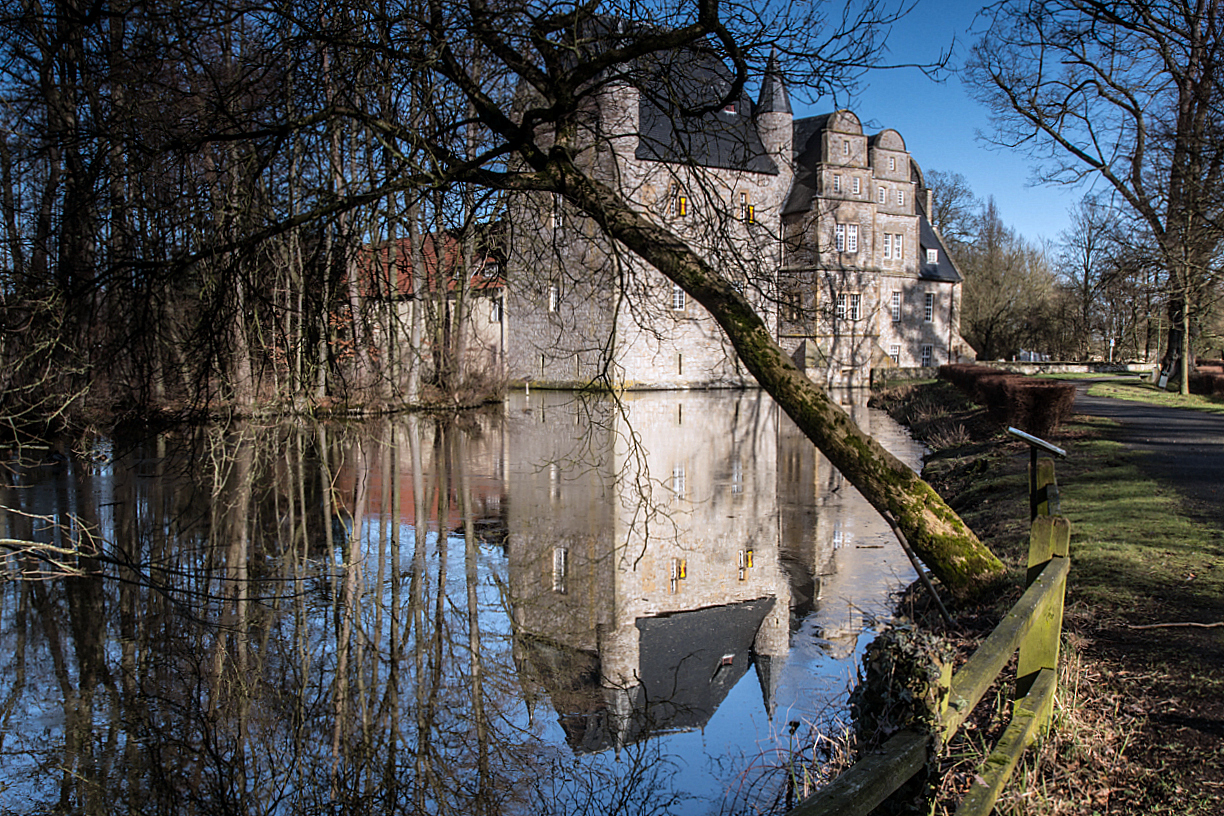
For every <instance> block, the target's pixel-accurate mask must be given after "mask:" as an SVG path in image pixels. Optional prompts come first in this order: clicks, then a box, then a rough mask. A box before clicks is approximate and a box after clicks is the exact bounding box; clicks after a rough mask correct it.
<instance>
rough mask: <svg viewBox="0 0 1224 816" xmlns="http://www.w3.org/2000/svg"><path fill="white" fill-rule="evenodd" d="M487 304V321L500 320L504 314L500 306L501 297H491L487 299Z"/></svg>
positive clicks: (495, 321)
mask: <svg viewBox="0 0 1224 816" xmlns="http://www.w3.org/2000/svg"><path fill="white" fill-rule="evenodd" d="M489 305H490V311H489V321H490V322H491V323H500V322H502V318H503V317H504V316H505V311H504V309H503V307H502V302H501V298H493V299H492V300H491V301H489Z"/></svg>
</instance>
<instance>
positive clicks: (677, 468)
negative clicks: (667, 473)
mask: <svg viewBox="0 0 1224 816" xmlns="http://www.w3.org/2000/svg"><path fill="white" fill-rule="evenodd" d="M686 475H687V474H685V472H684V465H674V466H673V467H672V483H671V489H672V493H674V494H675V495H676V498H678V499H683V498H684V490H685V482H686V481H687V479H686Z"/></svg>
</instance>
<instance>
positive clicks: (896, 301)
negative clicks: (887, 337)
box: [892, 292, 901, 323]
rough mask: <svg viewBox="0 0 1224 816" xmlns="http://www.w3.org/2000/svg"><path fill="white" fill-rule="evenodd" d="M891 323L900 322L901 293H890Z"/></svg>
mask: <svg viewBox="0 0 1224 816" xmlns="http://www.w3.org/2000/svg"><path fill="white" fill-rule="evenodd" d="M892 322H894V323H900V322H901V293H900V292H893V293H892Z"/></svg>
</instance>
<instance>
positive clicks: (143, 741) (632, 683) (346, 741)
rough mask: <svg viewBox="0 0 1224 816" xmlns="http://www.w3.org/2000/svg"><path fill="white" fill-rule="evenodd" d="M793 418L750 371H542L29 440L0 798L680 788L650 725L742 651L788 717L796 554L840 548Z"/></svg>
mask: <svg viewBox="0 0 1224 816" xmlns="http://www.w3.org/2000/svg"><path fill="white" fill-rule="evenodd" d="M528 407H530V411H528V410H526V408H528ZM507 417H508V418H509V419H507ZM507 422H509V423H512V425H513V428H512V430H513V433H508V432H505V431H506V429H505V428H504V427H503V423H507ZM778 433H779V428H778V425H777V414H776V412H774V411H773V410H772V408H771V407H770V406H769V404H768V401H767V400H764V399H763V398H762V395H760V394H758V393H756V392H749V393H747V394H741V395H735V396H734V397H729V396H727V395H722V396H721V397H716V396H713V395H707V394H698V393H693V394H683V395H656V396H655V397H647V396H641V395H639V396H635V397H631V398H627V399H626V400H624V401H622V402H621V403H619V404H617V403H613V402H610V401H599V400H596V401H594V402H581V401H580V402H574V401H573V399H572V397H568V396H564V395H553V396H551V397H549V398H548V399H542V398H537V397H536V396H534V395H533V397H532V402H531V404H530V406H528V405H526V404H524V403H520V402H514V403H512V404H510V405H508V406H507V407H506V408H505V409H503V410H502V411H501V412H499V413H490V414H486V415H478V416H469V417H462V418H454V417H432V416H411V417H405V418H399V419H383V420H380V421H377V422H371V423H365V424H363V425H361V426H345V425H341V424H331V425H326V426H323V425H320V426H315V427H306V428H299V427H286V426H279V425H277V426H266V427H260V426H256V425H253V424H246V425H242V424H239V425H234V426H230V427H214V428H210V429H206V430H201V431H198V432H194V433H193V434H190V435H188V436H186V437H176V436H170V435H164V436H159V437H154V438H151V439H149V440H146V441H142V442H140V443H138V444H133V445H131V446H129V447H127V448H122V447H121V448H119V450H120V451H121V453H119V454H117V455H116V456H115V458H114V460H113V461H109V462H102V463H96V464H93V465H85V464H82V463H80V462H77V461H75V460H60V459H54V460H53V461H51V462H50V463H41V462H38V463H26V464H20V463H17V464H15V465H14V467H13V469H12V471H11V473H10V477H9V478H8V479H7V483H6V484H5V485H4V488H3V496H0V504H3V505H4V506H5V507H7V508H11V509H7V510H5V511H4V512H3V513H2V515H0V518H2V519H3V524H4V525H5V526H4V529H0V537H5V538H7V539H10V540H12V541H13V542H15V543H14V544H12V545H11V546H13V547H17V549H15V550H10V552H9V555H8V556H7V557H6V560H5V561H4V563H3V568H4V570H5V573H6V577H7V578H10V579H12V580H6V581H4V582H3V583H0V706H2V708H0V743H2V744H0V749H2V751H3V753H2V754H0V755H2V756H4V757H5V759H4V766H3V768H4V771H3V777H4V778H5V779H6V783H7V784H9V785H10V787H9V788H8V789H7V790H6V791H5V795H6V796H8V797H9V798H10V799H13V798H14V797H16V801H20V802H23V803H27V804H28V807H27V809H28V810H31V811H38V810H46V809H50V808H53V807H58V808H60V809H62V810H63V811H65V812H113V811H114V810H115V809H116V807H127V806H128V804H129V803H130V804H131V806H132V807H136V806H137V804H138V805H139V808H140V809H142V811H144V812H151V813H172V812H173V813H178V812H182V811H186V810H192V811H196V812H199V813H247V812H256V811H258V812H284V811H292V812H308V813H309V812H322V811H325V810H329V809H330V810H341V811H344V812H358V813H360V812H377V813H413V814H416V813H451V812H455V813H465V814H467V813H478V814H509V813H520V812H530V813H537V812H544V813H548V812H561V811H565V812H567V813H568V812H591V811H594V810H596V809H598V810H600V812H610V813H616V812H623V813H666V812H670V811H672V810H674V809H676V808H678V807H680V804H681V802H682V798H683V797H682V794H681V791H683V790H686V789H687V788H686V787H685V784H686V782H689V783H691V781H692V780H691V779H687V780H686V779H685V778H679V779H675V778H673V770H674V769H673V768H672V767H671V765H670V764H669V763H671V762H672V761H674V760H675V758H674V757H672V756H671V755H669V753H668V751H669V750H672V749H670V748H668V747H666V744H665V743H662V742H658V741H653V740H650V739H647V737H648V736H649V735H651V734H654V733H658V732H659V731H660V730H661V731H664V732H669V733H672V734H675V733H677V732H680V731H684V730H686V729H696V728H702V729H704V728H706V727H707V723H708V722H709V721H710V715H711V713H712V712H714V711H715V710H716V709H718V707H719V705H720V704H721V703H722V701H723V700H724V699H725V698H726V695H727V693H728V690H729V689H731V688H732V687H734V686H735V685H736V683H739V682H741V681H743V682H747V681H748V678H749V677H750V676H751V672H752V671H753V670H755V676H756V680H757V682H758V683H759V684H760V693H761V694H762V695H763V699H764V709H763V710H761V709H759V708H756V707H757V706H759V705H760V703H759V702H756V701H754V710H755V711H757V712H758V715H759V716H764V715H765V714H769V715H772V714H773V709H772V700H773V697H774V695H775V694H776V693H777V689H778V684H779V678H780V677H781V676H782V674H783V671H784V669H785V666H786V661H785V660H784V659H782V658H784V657H785V655H786V653H787V648H788V635H789V633H790V629H791V623H792V620H791V618H790V616H789V615H788V611H789V608H790V607H791V604H792V599H791V594H790V593H791V588H792V587H793V586H797V585H798V584H797V582H796V581H795V580H794V578H793V576H792V577H791V578H790V580H788V575H787V573H788V572H789V571H793V570H794V569H795V568H796V567H797V568H799V569H800V570H808V571H809V573H810V574H809V575H808V577H807V580H808V582H809V583H811V581H812V578H813V577H814V576H815V574H816V572H815V567H816V566H817V565H819V564H820V563H822V561H821V553H822V552H823V550H822V549H820V545H819V544H816V543H813V544H812V545H811V546H812V547H813V548H815V549H811V550H810V551H809V550H802V549H801V548H800V545H801V542H802V541H803V540H804V539H806V538H808V537H809V536H810V535H819V534H821V531H822V530H824V529H825V527H826V526H827V525H824V524H823V521H821V519H823V518H824V515H822V516H820V517H819V518H816V519H813V520H811V521H810V523H808V522H800V523H798V524H794V525H789V526H784V529H783V530H782V532H781V533H780V525H779V524H778V520H777V516H778V512H779V504H780V502H781V503H784V504H786V505H787V506H789V505H793V504H798V503H801V502H803V501H806V499H805V498H804V497H803V495H802V494H803V490H801V489H800V488H803V487H804V485H806V487H807V488H808V489H811V488H813V487H814V482H815V480H816V478H817V475H818V474H817V471H816V470H815V469H813V468H812V467H810V466H808V465H806V464H804V463H802V462H798V463H795V464H794V467H795V468H797V470H795V474H796V475H788V474H790V469H791V468H792V464H791V463H789V460H783V459H781V458H779V457H780V456H787V457H789V456H790V455H791V454H790V453H784V452H783V450H784V449H783V448H782V447H781V446H780V444H779V440H778ZM537 443H538V444H539V447H533V446H536V445H537ZM808 450H810V448H808ZM605 455H606V456H608V457H611V458H610V459H608V460H606V461H605V462H604V463H602V464H601V463H600V460H599V458H598V457H599V456H605ZM802 474H808V475H807V476H806V477H804V476H803V475H802ZM819 475H823V471H820V474H819ZM796 479H797V480H798V481H797V482H796V484H794V485H793V486H788V485H789V484H790V483H791V482H795V481H796ZM792 487H793V489H792ZM791 494H793V495H791ZM818 512H819V513H823V514H825V515H827V512H826V511H825V510H823V509H820V508H818ZM44 518H45V519H46V520H47V521H44V520H43V519H44ZM780 537H783V538H785V539H786V549H785V550H783V549H782V548H780V547H779V538H780ZM791 539H793V541H792V540H791ZM16 542H25V544H24V545H18V544H17V543H16ZM40 547H41V548H42V550H40V549H39V548H40ZM50 548H55V551H56V558H58V559H59V563H60V564H61V567H60V568H55V569H54V571H53V570H52V567H51V566H50V563H51V562H50V561H48V560H47V559H48V558H49V555H48V553H49V552H50V551H51V550H50ZM784 557H785V558H789V559H791V560H792V561H794V562H795V563H794V564H787V565H786V571H784V569H783V563H782V558H784ZM23 571H24V573H25V574H23ZM31 571H35V572H37V574H38V576H39V577H38V578H37V579H35V578H33V577H32V576H31V574H30V573H31ZM53 572H54V574H52V573H53ZM818 588H819V587H818V586H817V589H818ZM808 594H809V596H810V595H811V594H813V593H812V591H811V590H809V591H808ZM804 602H806V603H808V604H811V599H810V597H808V598H805V599H804ZM745 688H747V687H745ZM750 693H751V694H752V696H754V697H755V696H756V690H755V689H753V690H752V691H751V692H750ZM567 740H568V741H569V744H568V745H567V744H566V742H567ZM613 748H615V749H616V750H610V749H613ZM700 773H708V771H707V770H706V769H701V770H700ZM754 784H755V783H754ZM761 784H765V783H761ZM116 803H123V804H122V805H117V804H116Z"/></svg>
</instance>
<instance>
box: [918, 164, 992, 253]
mask: <svg viewBox="0 0 1224 816" xmlns="http://www.w3.org/2000/svg"><path fill="white" fill-rule="evenodd" d="M925 181H926V186H927V189H928V190H930V191H931V211H930V212H929V213H928V214H927V217H928V218H930V220H931V226H933V227H934V228H935V229H937V230H939V234H940V235H942V236H943V238H944V240H946V241H949V242H951V243H952V244H955V245H958V246H963V245H965V244H967V243H969V242H971V241H972V240H973V235H974V224H975V221H976V219H977V213H978V210H979V207H980V202H979V201H978V199H977V196H975V195H974V194H973V190H972V188H970V186H969V181H968V180H967V179H966V178H965V177H964V175H962V174H961V173H956V172H953V171H945V170H928V171H927V172H926V178H925Z"/></svg>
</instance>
